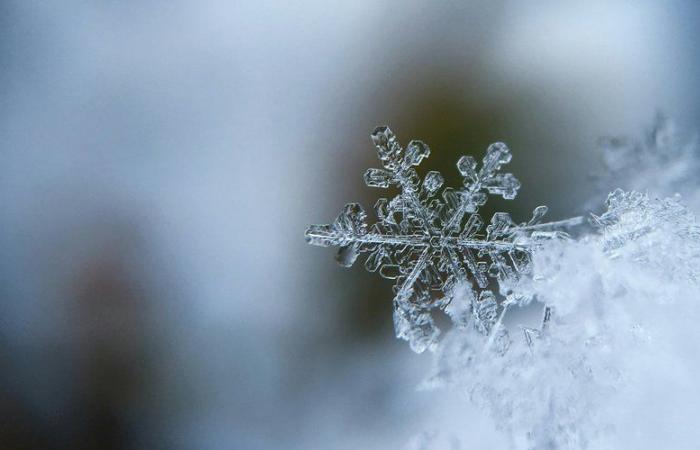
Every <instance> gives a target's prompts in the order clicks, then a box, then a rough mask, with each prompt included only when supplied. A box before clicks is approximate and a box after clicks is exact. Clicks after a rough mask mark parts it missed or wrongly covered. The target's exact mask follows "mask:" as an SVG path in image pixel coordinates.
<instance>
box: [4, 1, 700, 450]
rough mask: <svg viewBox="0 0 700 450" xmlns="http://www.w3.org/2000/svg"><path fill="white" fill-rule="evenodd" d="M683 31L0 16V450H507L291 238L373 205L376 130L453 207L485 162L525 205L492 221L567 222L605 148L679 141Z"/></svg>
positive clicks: (584, 18)
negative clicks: (420, 144) (409, 150)
mask: <svg viewBox="0 0 700 450" xmlns="http://www.w3.org/2000/svg"><path fill="white" fill-rule="evenodd" d="M698 23H700V5H698V4H697V3H696V2H693V1H691V0H688V1H665V2H661V1H657V2H650V1H634V2H633V1H628V2H623V1H590V2H585V3H581V2H573V1H564V2H514V1H505V0H500V1H494V0H488V1H486V0H484V1H464V2H458V1H445V2H426V3H417V2H387V1H352V2H343V3H337V4H329V3H327V2H320V1H306V2H267V1H249V2H240V1H223V0H197V1H195V0H170V1H163V0H141V1H122V2H115V1H107V0H92V1H88V0H81V1H78V0H65V1H62V2H46V1H32V0H2V2H0V139H1V140H0V151H1V152H2V153H1V155H2V159H1V160H0V290H1V291H0V299H1V300H0V365H1V367H2V371H0V448H3V449H5V448H7V449H34V448H37V449H54V448H56V449H62V448H66V449H67V448H70V449H83V448H85V449H93V448H99V449H141V448H149V449H157V448H168V449H268V448H285V449H295V448H319V449H328V448H341V449H342V448H348V449H350V448H353V449H355V448H400V447H401V446H403V445H405V444H406V443H408V442H411V441H412V442H413V443H414V444H415V443H420V441H421V439H423V438H424V437H426V436H428V435H430V433H433V432H434V430H440V433H442V434H441V435H442V436H446V439H447V441H448V442H451V441H450V439H451V436H453V435H454V436H456V435H458V434H460V433H461V434H467V435H472V433H473V439H474V440H473V441H471V444H472V445H473V447H470V448H502V447H503V445H504V443H503V441H502V439H501V437H500V435H499V434H497V432H496V431H495V429H494V425H493V424H492V423H491V422H490V421H489V419H488V417H484V414H483V413H481V412H480V411H477V410H473V409H470V406H469V404H468V402H467V401H466V400H465V399H462V398H454V396H450V395H448V394H445V393H441V392H426V391H421V390H418V389H417V386H418V385H419V384H420V382H421V380H422V379H423V377H424V376H425V374H426V372H427V371H428V369H429V365H430V355H425V354H424V355H415V354H413V353H412V352H411V351H410V350H409V348H408V345H406V344H405V343H404V342H398V341H396V340H395V338H394V335H393V329H392V323H391V297H392V294H391V283H388V282H384V281H383V280H381V279H380V278H379V277H377V276H375V275H374V274H369V273H365V272H364V271H363V268H362V267H361V265H358V267H354V268H352V269H350V270H345V269H342V268H340V267H338V266H336V264H335V262H334V260H333V251H332V250H329V249H320V248H315V247H309V246H307V245H306V244H305V243H304V239H303V232H304V229H305V228H306V226H307V225H308V224H310V223H328V222H330V221H332V220H333V219H334V217H335V216H336V215H337V213H338V212H339V211H340V209H341V207H342V205H344V204H345V203H346V202H348V201H360V202H361V203H363V204H364V205H365V206H366V207H367V208H370V207H371V206H372V205H373V204H374V201H375V199H376V198H377V197H379V195H380V192H378V191H373V190H370V189H369V188H366V187H365V186H364V184H363V181H362V174H363V172H364V170H365V168H367V167H375V166H376V165H377V162H376V154H375V151H374V149H373V147H372V146H371V143H370V140H369V137H368V135H369V133H370V132H371V130H372V129H373V128H374V127H375V126H377V125H382V124H387V125H389V126H390V127H391V128H392V129H393V130H394V131H395V132H396V133H397V135H398V136H399V138H400V139H401V140H402V141H403V142H404V143H407V142H408V141H409V140H411V139H414V138H415V139H422V140H424V141H425V142H427V143H428V144H429V145H430V147H431V149H432V154H431V156H430V158H429V159H428V160H427V161H425V162H424V163H423V164H422V166H423V167H422V168H421V170H422V172H421V173H425V171H427V170H440V171H441V172H442V173H443V174H444V176H445V178H446V181H447V183H448V184H452V185H454V184H456V183H457V182H458V181H459V179H458V177H457V172H456V169H455V167H454V163H455V161H456V160H457V158H458V157H459V156H460V155H462V154H465V153H466V154H473V155H475V156H476V157H477V159H480V158H481V156H482V155H483V152H484V150H485V148H486V146H487V145H488V144H489V143H491V142H494V141H497V140H500V141H504V142H506V143H508V145H509V146H510V147H511V149H512V151H513V154H514V158H513V162H512V163H511V164H510V167H509V169H510V171H512V172H513V173H514V174H515V175H516V176H517V177H518V178H519V179H520V181H521V182H522V184H523V187H522V189H521V191H520V195H519V197H518V200H517V201H515V202H509V203H511V204H505V203H504V202H500V203H499V202H496V201H494V202H492V205H491V207H493V208H498V209H502V208H507V209H508V210H509V211H511V212H512V213H513V215H514V217H515V218H516V219H521V220H524V219H526V217H527V215H528V214H529V211H531V210H532V208H534V207H535V206H537V205H539V204H547V205H549V206H550V214H549V217H550V218H551V219H554V220H555V219H560V218H564V217H567V216H570V215H572V214H579V213H581V212H583V211H582V208H581V207H580V206H579V205H582V204H584V203H585V202H587V201H588V200H589V199H590V198H591V196H592V195H594V194H596V195H599V194H600V192H599V190H597V188H596V187H595V186H594V184H595V183H593V182H592V181H591V177H590V174H591V172H593V171H595V170H596V168H597V167H598V164H599V153H598V151H597V150H596V147H595V146H596V141H597V139H598V138H599V137H600V136H605V135H610V134H631V135H635V134H639V131H640V130H641V129H642V128H643V127H644V126H645V125H647V124H649V123H650V122H651V121H652V119H653V116H654V114H655V113H656V112H657V111H659V110H661V111H664V112H665V113H666V114H668V115H669V116H671V117H673V118H675V119H676V121H677V122H678V123H679V124H680V126H681V127H682V128H686V129H691V130H694V129H695V127H696V125H697V123H698V119H699V118H700V102H699V101H698V100H700V85H699V84H698V80H700V64H699V62H700V36H699V35H698V32H697V24H698ZM603 200H604V196H601V197H600V199H599V202H598V204H602V202H603ZM487 212H488V211H487ZM421 433H424V434H421ZM425 433H427V434H425Z"/></svg>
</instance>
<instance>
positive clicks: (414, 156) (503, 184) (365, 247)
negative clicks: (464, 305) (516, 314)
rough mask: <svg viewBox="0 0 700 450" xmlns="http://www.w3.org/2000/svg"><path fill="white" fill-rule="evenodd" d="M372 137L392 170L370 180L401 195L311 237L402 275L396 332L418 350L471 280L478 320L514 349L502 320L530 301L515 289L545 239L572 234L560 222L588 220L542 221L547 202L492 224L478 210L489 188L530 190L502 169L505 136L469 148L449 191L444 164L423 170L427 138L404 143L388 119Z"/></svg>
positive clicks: (342, 256)
mask: <svg viewBox="0 0 700 450" xmlns="http://www.w3.org/2000/svg"><path fill="white" fill-rule="evenodd" d="M371 137H372V141H373V143H374V145H375V146H376V148H377V154H378V156H379V160H380V161H381V163H382V168H380V169H369V170H367V172H365V175H364V179H365V183H366V184H367V186H370V187H378V188H389V187H396V188H398V189H399V191H400V193H399V194H398V195H396V196H395V197H393V198H380V199H379V200H378V201H377V203H376V205H375V212H376V216H377V219H378V221H377V222H376V223H374V224H373V225H371V226H370V225H368V223H367V214H366V213H365V211H364V210H363V208H362V207H361V206H360V205H359V204H357V203H349V204H347V205H345V208H344V209H343V210H342V212H341V213H340V215H339V216H338V218H337V219H336V220H335V221H334V222H333V223H332V224H328V225H311V226H310V227H309V228H308V229H307V230H306V241H307V242H308V243H310V244H313V245H319V246H324V247H328V246H337V247H340V248H339V250H338V254H337V260H338V262H339V263H340V264H341V265H342V266H345V267H350V266H351V265H352V264H353V263H354V262H355V261H356V260H357V258H358V256H359V255H360V254H361V253H367V258H366V260H365V267H366V268H367V270H369V271H370V272H377V271H378V272H379V274H380V275H381V276H382V277H384V278H387V279H391V280H395V285H394V293H395V297H394V326H395V330H396V335H397V337H399V338H402V339H406V340H407V341H409V343H410V345H411V348H412V349H413V350H414V351H416V352H422V351H424V350H425V349H427V348H434V345H435V343H436V339H437V336H438V334H439V330H438V328H437V327H436V325H435V323H434V321H433V317H432V315H431V312H432V310H434V309H436V308H441V309H444V308H445V307H446V306H448V305H449V303H450V301H451V299H452V296H453V292H454V290H455V288H456V287H457V286H465V285H466V286H474V287H475V289H476V291H477V293H478V295H472V296H471V298H472V302H471V305H470V306H469V309H470V310H471V318H472V320H473V324H474V327H475V328H476V329H477V331H478V332H479V333H480V334H482V335H486V336H490V337H489V342H490V343H491V344H492V345H495V348H496V349H497V351H499V352H504V351H505V350H506V349H507V347H508V342H509V338H508V336H507V330H505V328H504V327H503V326H501V325H500V322H501V318H502V316H503V313H505V310H506V308H507V306H508V305H510V304H513V303H517V302H522V301H524V300H525V299H524V298H523V297H521V296H514V295H512V294H510V293H509V292H508V288H507V287H508V286H509V285H510V284H511V283H513V282H515V281H516V280H517V279H518V278H519V276H520V275H521V274H524V273H527V272H528V270H529V265H530V260H531V257H532V251H533V250H534V249H535V248H536V247H537V246H538V243H539V242H541V241H542V240H546V239H550V238H553V237H558V236H562V235H564V234H563V233H562V232H561V231H557V230H558V229H560V228H563V227H565V226H569V225H574V224H578V223H580V218H575V219H570V220H565V221H560V222H551V223H540V221H541V219H542V217H543V216H544V215H545V213H546V212H547V207H545V206H539V207H537V208H535V210H534V211H533V215H532V218H531V219H530V220H529V221H528V222H527V223H520V224H517V223H515V222H514V221H513V220H512V219H511V217H510V215H509V214H508V213H504V212H499V213H496V214H494V215H493V217H492V218H491V221H490V223H489V224H488V225H487V226H486V227H484V225H485V223H484V221H483V219H482V218H481V216H480V215H479V214H478V209H479V207H480V206H482V205H484V204H485V203H486V200H487V197H488V195H489V194H491V195H499V196H501V197H503V198H504V199H507V200H512V199H514V198H515V196H516V195H517V192H518V189H519V188H520V182H519V181H518V180H517V179H516V178H515V177H514V176H513V175H512V174H510V173H501V172H500V170H501V167H502V166H503V165H505V164H507V163H508V162H510V160H511V153H510V150H509V149H508V147H507V146H506V145H505V144H503V143H500V142H499V143H495V144H491V145H490V146H489V147H488V149H487V150H486V155H485V156H484V158H483V160H482V163H481V165H480V166H479V165H478V164H477V162H476V160H475V159H474V158H473V157H471V156H462V157H461V158H460V159H459V160H458V161H457V169H458V170H459V172H460V174H461V175H462V177H463V178H464V182H463V185H462V186H461V187H459V188H456V189H454V188H444V189H443V188H442V185H443V183H444V179H443V177H442V175H441V174H440V173H439V172H435V171H431V172H428V173H427V174H426V175H425V177H424V178H423V180H422V181H421V179H420V177H419V176H418V173H417V172H416V169H415V167H416V166H418V165H419V164H420V163H421V162H422V161H423V160H424V159H425V158H427V157H428V156H429V155H430V148H428V146H427V145H426V144H425V143H424V142H422V141H417V140H414V141H411V142H409V144H408V146H407V147H406V148H405V149H404V148H403V147H401V145H400V144H399V142H398V140H397V139H396V136H395V135H394V133H393V132H392V131H391V130H390V129H389V128H388V127H379V128H377V129H375V131H374V132H373V133H372V135H371ZM440 192H441V195H438V194H439V193H440ZM492 281H493V282H495V283H497V285H498V286H499V287H500V291H501V292H500V293H501V294H503V295H506V300H505V301H504V302H503V305H504V306H502V307H501V309H502V311H501V313H500V314H499V313H498V310H499V304H498V302H497V299H496V296H495V294H494V293H493V292H492V291H491V290H489V289H487V288H488V287H489V286H490V284H491V283H492Z"/></svg>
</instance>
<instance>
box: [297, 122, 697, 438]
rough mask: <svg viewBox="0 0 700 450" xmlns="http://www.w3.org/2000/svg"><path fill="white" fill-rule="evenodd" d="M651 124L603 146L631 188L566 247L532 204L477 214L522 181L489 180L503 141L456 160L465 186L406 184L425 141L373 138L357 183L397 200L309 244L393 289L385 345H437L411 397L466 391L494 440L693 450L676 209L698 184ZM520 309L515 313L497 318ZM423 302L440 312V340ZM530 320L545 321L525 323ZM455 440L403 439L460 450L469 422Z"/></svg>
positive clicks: (691, 236) (682, 244) (688, 275)
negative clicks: (523, 217) (444, 326)
mask: <svg viewBox="0 0 700 450" xmlns="http://www.w3.org/2000/svg"><path fill="white" fill-rule="evenodd" d="M664 124H667V122H664V121H661V122H657V125H656V127H655V131H653V132H651V133H650V134H649V135H648V137H647V139H646V140H643V141H638V142H637V143H636V144H633V145H629V146H624V147H620V146H616V147H615V148H608V149H606V151H608V152H612V153H614V154H615V155H614V158H613V160H612V162H613V163H614V164H611V166H610V168H609V170H610V171H611V173H612V174H613V175H612V176H611V177H610V178H609V180H614V179H616V177H617V181H619V182H620V184H621V185H622V186H623V187H628V186H636V187H637V190H634V189H628V190H622V189H615V190H612V193H610V194H609V195H608V196H607V200H606V201H605V202H604V205H603V206H602V208H597V209H598V210H599V209H602V212H596V213H594V214H590V215H589V220H588V222H587V224H583V227H580V228H579V230H578V232H577V234H576V236H575V238H562V237H564V236H566V235H565V234H564V233H563V228H564V227H567V226H570V225H573V224H577V223H579V222H580V221H579V220H577V219H574V220H569V221H562V222H554V223H544V224H543V223H541V222H540V220H541V218H542V215H543V214H544V211H545V209H544V208H543V207H539V208H537V209H536V210H535V213H534V215H533V219H532V220H531V221H529V222H527V223H520V224H516V223H515V222H514V221H513V220H511V218H510V217H509V216H508V215H507V214H505V213H497V214H495V215H494V216H493V217H492V218H491V220H490V222H489V224H488V225H486V224H485V223H484V222H483V221H482V219H481V217H480V216H479V214H478V209H479V207H480V206H482V205H483V204H484V203H485V201H486V199H487V197H488V195H500V196H502V197H504V198H506V199H513V198H514V197H515V195H516V193H517V190H518V187H519V183H518V182H517V180H516V179H515V178H514V177H513V175H511V174H503V173H501V172H500V170H501V168H502V166H504V165H505V164H506V163H507V162H508V161H510V152H509V151H508V149H507V148H506V147H505V145H503V144H494V145H492V146H491V147H489V149H488V150H487V152H486V155H485V157H484V159H483V161H482V163H481V165H479V166H477V164H476V162H475V160H474V159H472V158H471V157H468V156H467V157H462V158H461V159H460V160H459V162H458V164H457V168H458V170H459V171H460V173H461V174H462V175H463V177H464V184H463V186H461V187H459V188H456V189H451V188H444V189H443V188H442V177H441V176H440V175H439V174H438V173H437V172H429V173H428V174H427V175H426V176H425V177H424V179H423V180H422V181H421V180H419V179H418V176H417V174H416V171H415V166H416V165H417V164H418V163H420V162H421V161H422V160H423V159H425V157H427V156H428V155H429V150H428V148H427V146H426V145H425V144H423V143H422V142H418V141H413V142H411V143H410V144H409V145H408V146H407V148H406V149H403V148H401V147H400V146H399V144H398V142H397V141H396V138H395V137H394V135H393V134H392V133H391V132H390V131H389V130H388V129H386V128H379V129H377V131H376V132H375V133H374V134H373V141H374V142H375V145H376V146H377V150H378V153H379V157H380V160H381V161H382V165H383V168H381V169H370V170H369V171H368V172H367V174H366V175H365V179H366V181H367V183H368V184H369V185H370V186H375V187H382V188H385V187H389V186H396V187H398V188H399V193H398V195H396V196H395V197H393V198H391V199H380V200H379V201H378V202H377V206H376V213H377V219H378V220H377V222H376V223H375V224H373V225H371V226H370V225H369V224H368V223H367V216H366V214H365V213H364V211H363V210H362V209H361V207H360V206H359V205H357V204H350V205H348V206H346V208H345V209H344V210H343V212H342V213H341V214H340V216H339V217H338V219H337V220H336V221H335V222H334V223H332V224H330V225H315V226H312V227H310V228H309V229H308V230H307V239H308V240H309V242H310V243H312V244H317V245H324V246H331V245H332V246H338V247H340V250H339V253H338V258H339V261H340V262H341V264H344V265H349V264H352V263H353V262H354V261H355V260H356V259H357V258H358V256H359V255H360V254H362V253H365V254H366V255H367V258H366V261H365V265H366V267H367V268H368V269H369V270H371V271H379V272H380V274H382V275H383V276H385V277H387V278H391V279H394V280H395V282H396V285H395V288H394V291H395V294H396V296H395V298H394V309H395V316H394V319H395V325H396V331H397V335H398V336H399V337H402V338H405V339H408V340H409V341H410V342H411V345H412V347H413V348H414V349H415V350H417V351H421V350H424V349H426V348H430V349H431V350H434V352H435V358H434V365H433V368H432V371H431V374H430V375H429V377H428V378H427V379H426V380H425V382H424V384H423V387H425V388H431V389H437V388H439V389H451V390H454V391H456V392H459V393H463V394H466V397H467V398H468V399H469V400H470V401H469V402H468V403H469V404H472V405H474V404H475V405H477V409H478V411H479V412H488V414H489V415H490V416H491V417H492V418H493V420H494V421H495V424H496V426H497V428H498V429H500V430H502V431H503V432H504V435H505V436H507V439H508V444H507V447H506V448H509V449H537V450H539V449H551V450H553V449H587V448H591V449H620V448H654V449H656V448H675V449H685V448H687V449H691V448H698V447H697V443H698V440H699V438H700V436H699V435H698V431H697V430H698V428H697V417H699V416H700V383H697V373H698V372H700V360H698V357H697V350H696V349H697V343H698V342H700V327H698V326H697V323H698V322H699V321H700V283H699V281H700V226H698V223H697V221H696V218H695V214H694V213H695V212H697V208H696V209H693V206H692V205H695V206H696V207H697V204H694V203H690V205H691V206H690V207H688V206H686V205H685V199H686V198H688V197H690V198H691V199H692V198H700V189H699V186H698V183H697V180H696V178H697V177H695V176H694V175H691V174H689V173H687V172H686V169H687V167H686V166H688V165H689V166H688V167H691V168H692V167H694V165H693V164H697V162H696V161H695V160H693V158H694V157H693V156H692V153H691V152H692V151H694V150H691V148H690V147H688V146H686V145H685V144H681V143H680V142H681V141H680V140H678V139H676V138H675V137H670V136H675V135H674V134H673V133H671V132H670V131H669V130H670V128H668V127H667V125H664ZM640 142H641V143H640ZM679 145H680V146H681V148H680V149H679V147H678V146H679ZM608 156H609V157H612V156H610V155H608ZM617 158H619V159H617ZM679 161H680V162H679ZM694 161H695V162H694ZM630 167H632V168H635V167H636V168H637V169H639V170H638V172H635V170H636V169H635V170H632V169H629V168H630ZM655 168H656V169H655ZM635 174H636V175H635ZM645 180H646V181H648V182H649V183H652V184H653V186H654V187H656V188H658V189H659V190H660V191H661V193H660V194H659V196H658V197H657V195H656V194H655V193H654V192H653V191H652V190H651V189H644V188H643V186H644V183H645ZM669 190H671V191H674V192H675V191H678V192H682V193H683V195H684V196H683V197H681V196H680V195H673V193H672V192H671V193H669ZM581 228H584V229H581ZM516 308H521V309H520V310H519V312H520V313H521V314H520V315H519V316H518V317H519V319H515V320H508V317H509V316H512V315H506V312H507V311H511V310H514V309H516ZM435 309H442V310H444V312H445V313H446V314H447V315H448V316H449V317H450V318H451V319H452V326H451V327H450V328H449V329H448V330H446V332H444V333H443V336H442V338H441V339H440V340H438V339H437V333H438V332H437V329H436V328H435V325H434V323H433V319H432V316H431V312H433V311H434V310H435ZM528 314H530V315H532V314H539V317H540V318H539V320H536V321H535V322H534V323H531V324H530V325H528V326H526V325H527V324H523V323H521V322H523V321H525V320H524V319H523V320H521V319H522V318H523V317H526V316H527V315H528ZM531 322H532V321H531ZM516 335H517V336H518V337H516ZM472 411H473V410H472ZM468 416H469V415H468V414H465V417H468ZM459 430H463V432H462V434H457V435H455V434H454V433H455V431H454V430H452V432H449V431H443V430H440V429H435V430H427V431H424V432H422V433H420V434H419V435H418V438H417V439H414V440H413V441H412V445H414V446H416V448H431V449H433V448H443V447H440V445H439V442H440V437H441V433H443V434H444V433H445V432H447V433H453V434H452V435H448V436H443V437H447V438H448V439H447V442H449V445H447V446H446V447H445V448H454V443H455V442H460V443H461V446H462V447H464V448H470V443H469V439H470V435H471V434H473V433H474V432H476V431H475V430H473V429H472V428H470V424H469V423H468V422H465V423H460V426H459V427H458V431H457V433H459Z"/></svg>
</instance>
